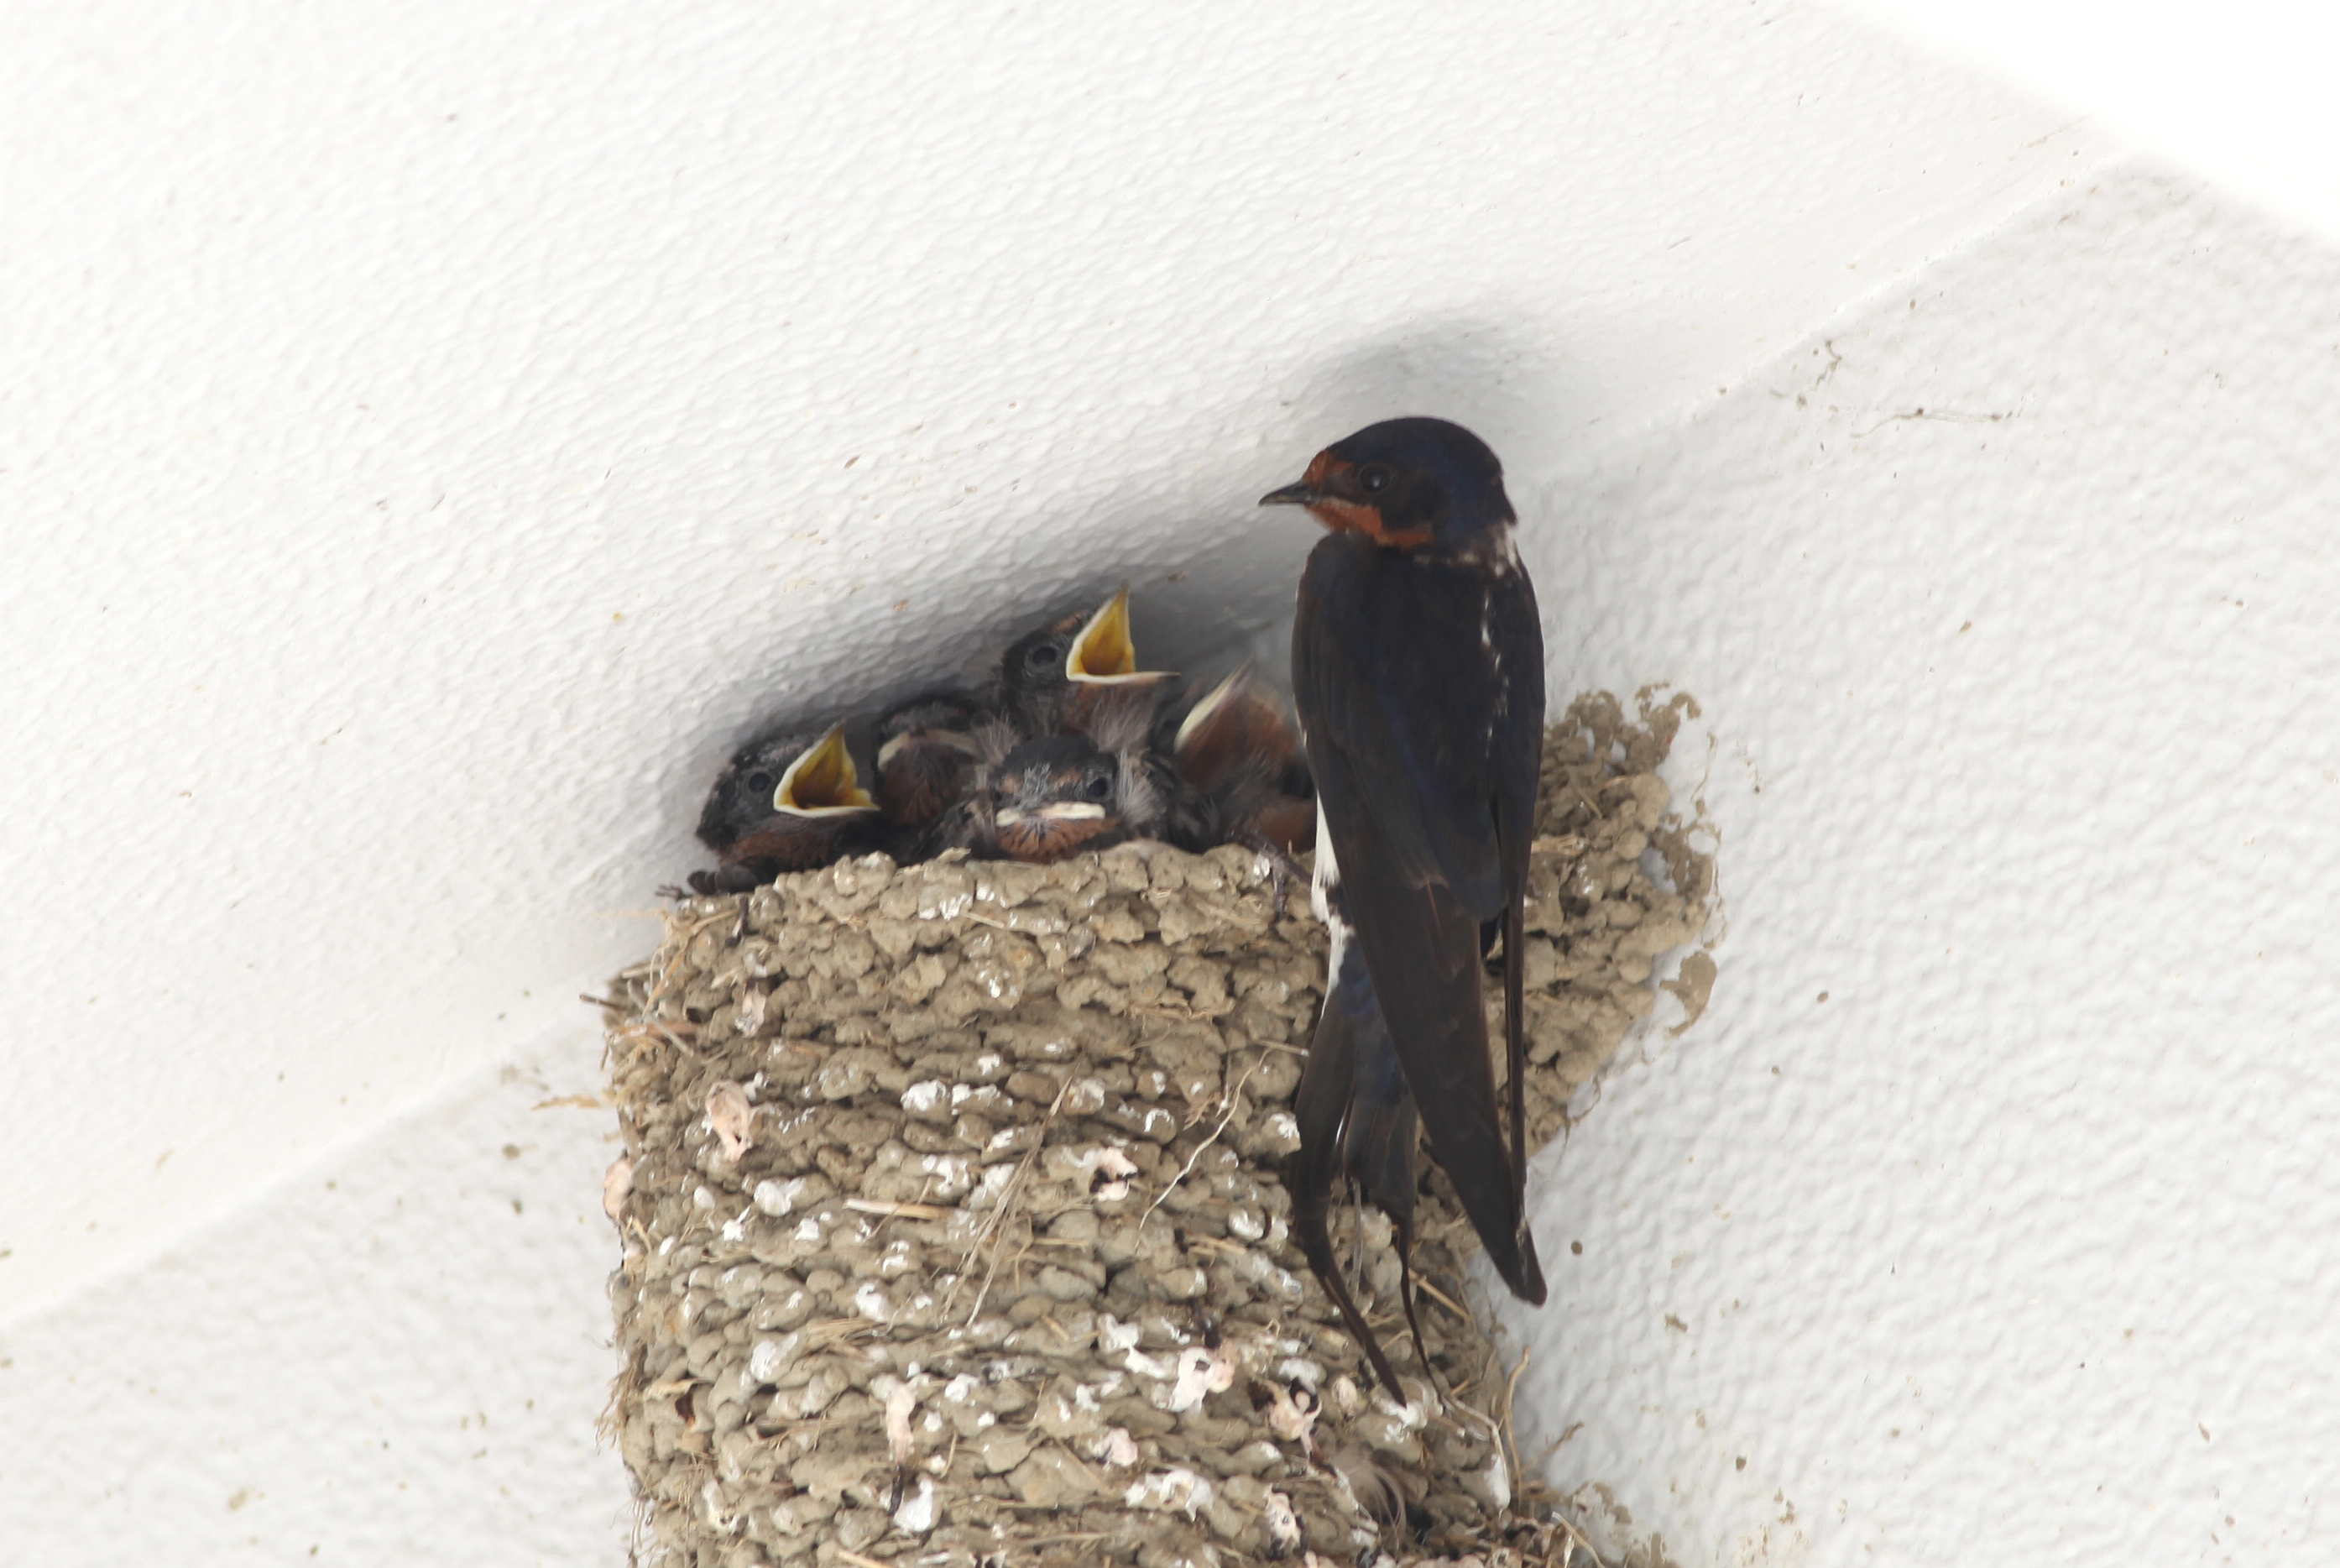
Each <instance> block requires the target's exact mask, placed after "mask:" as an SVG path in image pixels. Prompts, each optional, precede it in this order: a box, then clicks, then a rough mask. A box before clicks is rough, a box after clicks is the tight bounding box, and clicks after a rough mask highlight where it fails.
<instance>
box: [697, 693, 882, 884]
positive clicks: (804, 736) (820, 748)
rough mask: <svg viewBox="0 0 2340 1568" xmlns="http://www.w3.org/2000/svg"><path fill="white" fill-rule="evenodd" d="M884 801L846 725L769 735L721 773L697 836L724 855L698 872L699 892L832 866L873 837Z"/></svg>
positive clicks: (745, 749)
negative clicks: (872, 788) (858, 762)
mask: <svg viewBox="0 0 2340 1568" xmlns="http://www.w3.org/2000/svg"><path fill="white" fill-rule="evenodd" d="M877 815H878V812H877V802H876V801H875V800H872V799H870V798H869V796H868V793H867V792H866V791H864V790H863V789H862V788H861V780H860V776H859V774H858V771H857V770H856V769H855V768H854V766H853V753H852V752H851V751H850V750H849V749H847V747H846V744H845V727H844V726H843V725H838V726H836V727H835V728H833V729H830V730H829V731H828V733H826V734H818V733H808V732H802V731H794V732H788V733H784V734H778V735H768V736H766V737H765V738H763V739H760V740H751V741H749V743H748V744H747V745H745V746H743V747H741V748H740V749H739V752H738V753H737V754H736V755H734V756H733V757H732V759H731V760H730V763H729V765H728V766H726V767H725V768H724V769H723V771H722V772H721V773H720V774H719V775H717V776H716V779H715V788H714V789H713V790H712V791H710V792H709V795H708V797H707V808H706V809H705V810H703V811H701V812H700V813H699V842H700V843H702V844H704V845H706V846H707V847H708V848H709V849H712V850H714V851H715V853H716V854H717V855H719V857H721V858H722V861H723V864H722V865H720V866H719V867H718V868H715V869H714V870H712V871H693V872H692V873H691V874H690V887H691V890H692V891H693V892H696V893H702V894H711V893H743V892H746V891H747V890H748V889H749V888H756V887H760V886H761V885H762V884H764V883H766V882H768V881H770V880H771V879H772V878H774V877H776V876H778V875H779V874H780V873H781V872H783V871H801V870H804V869H806V868H809V867H813V866H826V865H828V863H829V862H830V861H832V860H836V859H838V858H842V857H844V856H847V855H851V854H855V853H858V851H860V850H861V849H865V848H868V846H869V845H870V844H871V843H872V842H873V841H874V831H875V828H876V824H877Z"/></svg>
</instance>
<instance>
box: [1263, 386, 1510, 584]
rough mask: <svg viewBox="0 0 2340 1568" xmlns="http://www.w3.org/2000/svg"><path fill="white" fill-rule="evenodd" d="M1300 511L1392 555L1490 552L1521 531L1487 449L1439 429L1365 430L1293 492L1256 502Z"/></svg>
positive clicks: (1431, 424)
mask: <svg viewBox="0 0 2340 1568" xmlns="http://www.w3.org/2000/svg"><path fill="white" fill-rule="evenodd" d="M1259 503H1260V504H1261V505H1262V506H1304V507H1306V508H1307V509H1308V511H1309V512H1310V513H1311V515H1313V516H1314V518H1315V519H1316V521H1319V522H1321V523H1323V524H1324V526H1325V527H1327V528H1330V529H1333V530H1334V531H1342V530H1347V531H1353V532H1357V533H1362V534H1363V535H1365V536H1366V537H1367V538H1369V539H1371V540H1372V541H1373V542H1374V543H1376V544H1379V545H1381V546H1383V548H1385V549H1390V550H1409V551H1429V552H1430V553H1433V554H1437V555H1453V556H1470V555H1476V554H1481V553H1483V552H1485V551H1487V550H1488V549H1489V548H1490V546H1491V545H1493V544H1495V543H1497V542H1498V541H1502V540H1503V539H1505V538H1506V537H1507V533H1506V531H1507V530H1509V529H1510V527H1511V526H1512V522H1513V521H1516V514H1515V513H1514V512H1513V511H1512V502H1511V498H1510V497H1509V496H1507V495H1506V494H1504V493H1503V465H1502V462H1501V461H1498V460H1497V459H1496V457H1495V454H1494V452H1492V450H1491V449H1490V448H1489V447H1488V445H1487V443H1486V442H1483V441H1481V440H1480V439H1479V438H1478V437H1477V436H1475V435H1472V433H1471V432H1469V431H1467V430H1464V429H1463V427H1462V426H1461V425H1459V424H1451V423H1449V422H1447V421H1445V420H1443V419H1393V420H1383V422H1381V423H1379V424H1369V425H1367V426H1366V427H1365V428H1364V429H1363V430H1361V431H1358V432H1356V433H1355V434H1353V435H1350V436H1345V437H1344V438H1342V439H1341V440H1339V441H1337V442H1334V443H1333V444H1332V445H1331V446H1328V447H1326V448H1325V449H1324V451H1323V452H1318V453H1317V454H1316V456H1315V458H1314V460H1313V461H1311V462H1310V463H1309V464H1308V471H1307V472H1306V473H1304V474H1303V475H1302V476H1301V478H1300V481H1299V482H1298V483H1296V484H1287V485H1285V486H1284V488H1283V489H1281V490H1273V491H1268V493H1267V494H1265V495H1264V496H1261V497H1260V498H1259Z"/></svg>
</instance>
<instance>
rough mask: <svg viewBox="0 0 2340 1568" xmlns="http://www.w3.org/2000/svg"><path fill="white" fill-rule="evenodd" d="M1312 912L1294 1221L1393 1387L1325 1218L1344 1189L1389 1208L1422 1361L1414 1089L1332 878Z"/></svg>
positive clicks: (1317, 1268)
mask: <svg viewBox="0 0 2340 1568" xmlns="http://www.w3.org/2000/svg"><path fill="white" fill-rule="evenodd" d="M1312 898H1313V901H1314V904H1315V907H1316V917H1317V918H1318V919H1320V920H1322V921H1323V922H1324V927H1325V929H1326V930H1327V931H1329V932H1330V933H1331V935H1332V938H1333V943H1332V948H1333V950H1332V957H1331V958H1330V960H1329V963H1328V966H1327V968H1328V973H1327V977H1326V979H1325V984H1324V1008H1323V1010H1322V1011H1321V1012H1320V1013H1319V1014H1318V1016H1317V1020H1316V1033H1315V1035H1314V1037H1312V1038H1311V1039H1310V1041H1309V1043H1308V1065H1307V1066H1306V1067H1304V1068H1303V1069H1302V1071H1301V1075H1300V1089H1299V1093H1298V1094H1297V1095H1295V1096H1294V1099H1293V1107H1292V1109H1293V1116H1294V1119H1295V1120H1296V1121H1297V1122H1298V1123H1299V1124H1300V1148H1299V1150H1298V1152H1297V1153H1296V1154H1295V1155H1294V1156H1293V1159H1292V1163H1291V1165H1290V1166H1288V1167H1287V1169H1286V1173H1285V1177H1284V1179H1285V1183H1286V1185H1287V1186H1288V1187H1289V1189H1290V1191H1291V1193H1292V1231H1293V1235H1294V1236H1296V1237H1298V1238H1299V1242H1300V1251H1301V1254H1302V1255H1304V1256H1305V1257H1306V1258H1307V1259H1308V1266H1309V1268H1310V1270H1311V1271H1313V1272H1314V1274H1315V1275H1316V1278H1317V1280H1318V1281H1319V1282H1320V1283H1321V1284H1323V1285H1324V1293H1325V1294H1326V1295H1329V1296H1331V1297H1332V1298H1333V1305H1334V1306H1336V1307H1338V1308H1339V1309H1340V1312H1341V1320H1342V1322H1344V1323H1345V1324H1346V1325H1348V1328H1349V1333H1350V1335H1351V1336H1352V1337H1353V1338H1354V1339H1355V1340H1356V1342H1357V1343H1358V1344H1359V1345H1362V1346H1363V1348H1364V1352H1365V1358H1366V1359H1367V1360H1369V1361H1371V1362H1372V1363H1373V1374H1374V1375H1375V1376H1376V1377H1378V1378H1380V1379H1381V1382H1382V1386H1383V1387H1384V1388H1387V1389H1388V1390H1390V1392H1391V1393H1393V1394H1395V1393H1397V1392H1398V1382H1397V1374H1395V1373H1393V1372H1392V1371H1391V1370H1390V1365H1389V1361H1388V1359H1387V1358H1386V1357H1385V1356H1383V1354H1382V1347H1381V1342H1380V1341H1379V1340H1378V1339H1376V1338H1375V1337H1374V1335H1373V1330H1372V1329H1371V1328H1370V1327H1368V1326H1367V1325H1366V1323H1365V1318H1364V1315H1363V1313H1361V1312H1359V1311H1358V1310H1357V1305H1356V1303H1355V1302H1354V1301H1353V1299H1351V1297H1350V1295H1349V1288H1348V1285H1347V1284H1346V1283H1345V1282H1344V1280H1343V1278H1342V1276H1341V1269H1340V1265H1339V1264H1338V1263H1336V1262H1335V1261H1334V1256H1333V1242H1332V1236H1331V1233H1330V1232H1329V1230H1328V1229H1327V1228H1326V1218H1327V1216H1328V1214H1329V1213H1330V1210H1331V1207H1332V1205H1333V1203H1334V1199H1336V1198H1337V1197H1339V1196H1342V1194H1343V1193H1344V1191H1347V1190H1353V1191H1354V1192H1356V1193H1357V1195H1358V1196H1361V1197H1363V1199H1364V1201H1365V1202H1367V1203H1370V1204H1372V1205H1373V1206H1374V1207H1375V1208H1378V1209H1380V1210H1381V1211H1382V1212H1383V1214H1385V1215H1387V1216H1389V1217H1390V1224H1391V1225H1392V1226H1393V1228H1394V1229H1395V1231H1396V1233H1397V1257H1398V1279H1399V1287H1398V1295H1399V1298H1400V1299H1401V1300H1402V1301H1403V1303H1404V1304H1405V1322H1406V1326H1407V1327H1408V1328H1409V1329H1411V1330H1412V1331H1413V1349H1414V1354H1415V1355H1418V1356H1420V1357H1421V1358H1422V1365H1423V1370H1424V1371H1425V1372H1426V1371H1428V1370H1429V1367H1430V1352H1429V1351H1428V1350H1427V1349H1425V1348H1424V1347H1423V1343H1422V1324H1421V1322H1420V1320H1419V1319H1417V1318H1416V1317H1415V1316H1414V1314H1413V1199H1414V1191H1415V1183H1416V1173H1415V1168H1414V1160H1413V1153H1414V1136H1415V1129H1416V1127H1417V1126H1418V1125H1419V1124H1418V1122H1417V1118H1416V1115H1415V1111H1414V1106H1413V1096H1412V1095H1411V1094H1409V1093H1407V1092H1406V1087H1405V1075H1404V1073H1403V1071H1402V1070H1401V1069H1400V1068H1399V1067H1398V1057H1397V1047H1396V1046H1395V1045H1394V1044H1393V1042H1392V1041H1391V1039H1390V1032H1389V1025H1388V1023H1387V1021H1386V1020H1384V1019H1383V1017H1382V1009H1381V1002H1380V1000H1379V998H1377V997H1375V996H1374V995H1373V976H1372V975H1371V974H1369V973H1367V972H1366V969H1365V961H1364V955H1363V952H1361V951H1360V950H1359V948H1358V947H1357V944H1356V934H1355V932H1354V931H1353V929H1352V928H1351V927H1350V925H1349V922H1348V919H1347V918H1346V915H1345V913H1344V910H1343V909H1342V908H1341V900H1340V889H1339V887H1338V886H1337V884H1328V883H1326V882H1324V881H1322V880H1319V881H1318V882H1317V884H1316V885H1315V887H1314V888H1313V889H1312Z"/></svg>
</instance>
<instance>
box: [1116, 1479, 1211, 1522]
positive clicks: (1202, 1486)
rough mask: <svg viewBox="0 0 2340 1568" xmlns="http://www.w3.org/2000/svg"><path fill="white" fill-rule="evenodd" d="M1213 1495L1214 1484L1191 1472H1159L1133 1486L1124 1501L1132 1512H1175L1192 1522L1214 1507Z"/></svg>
mask: <svg viewBox="0 0 2340 1568" xmlns="http://www.w3.org/2000/svg"><path fill="white" fill-rule="evenodd" d="M1212 1495H1213V1489H1212V1486H1211V1484H1210V1483H1209V1482H1207V1481H1205V1480H1204V1479H1203V1478H1202V1477H1201V1476H1199V1475H1197V1474H1195V1473H1194V1472H1193V1471H1191V1470H1185V1469H1179V1470H1157V1471H1155V1472H1154V1473H1153V1474H1149V1475H1141V1476H1139V1477H1138V1478H1137V1479H1136V1480H1135V1481H1134V1482H1132V1483H1130V1486H1129V1490H1128V1491H1126V1492H1125V1493H1123V1494H1121V1500H1122V1501H1123V1502H1124V1503H1127V1504H1128V1505H1129V1506H1130V1507H1132V1508H1146V1509H1152V1510H1155V1511H1156V1512H1159V1513H1168V1512H1169V1511H1171V1510H1173V1509H1175V1510H1177V1511H1178V1512H1179V1513H1184V1514H1185V1516H1186V1517H1187V1518H1189V1519H1192V1518H1193V1517H1194V1516H1195V1512H1196V1511H1197V1510H1199V1509H1204V1508H1208V1507H1209V1506H1210V1505H1211V1498H1212Z"/></svg>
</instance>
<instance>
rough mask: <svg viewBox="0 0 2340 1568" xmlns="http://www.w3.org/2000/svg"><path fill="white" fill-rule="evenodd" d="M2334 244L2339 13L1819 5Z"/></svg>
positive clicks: (2198, 7) (2225, 2) (2116, 0)
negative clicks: (2080, 117)
mask: <svg viewBox="0 0 2340 1568" xmlns="http://www.w3.org/2000/svg"><path fill="white" fill-rule="evenodd" d="M1826 3H1827V4H1829V5H1835V6H1838V7H1839V8H1841V9H1843V10H1844V11H1846V12H1848V13H1849V14H1850V15H1856V16H1859V17H1861V18H1862V19H1863V20H1865V21H1868V22H1869V23H1872V24H1878V25H1885V26H1888V27H1890V28H1892V29H1893V30H1895V31H1896V32H1899V33H1901V34H1905V35H1909V36H1910V37H1913V38H1918V39H1922V40H1924V41H1925V43H1926V45H1927V46H1928V47H1929V50H1938V51H1939V52H1940V53H1941V54H1942V55H1944V56H1946V57H1956V58H1959V59H1962V60H1965V61H1968V62H1969V63H1971V64H1972V65H1976V66H1978V67H1979V68H1981V69H1984V70H1987V71H1988V72H1989V73H1991V74H1992V75H1994V76H1995V77H1998V78H1999V79H2002V80H2006V81H2010V82H2014V83H2018V84H2021V85H2023V86H2024V87H2026V88H2028V89H2029V90H2031V91H2033V92H2036V93H2038V94H2040V96H2041V97H2042V99H2043V100H2044V101H2048V102H2056V103H2062V104H2070V105H2072V107H2073V113H2075V114H2088V115H2090V116H2092V117H2094V118H2096V119H2097V120H2098V121H2099V123H2100V124H2104V125H2106V126H2108V127H2111V128H2113V130H2114V131H2115V132H2116V133H2117V134H2119V135H2120V136H2121V137H2122V138H2123V139H2124V140H2127V141H2130V142H2132V143H2133V144H2135V145H2137V146H2140V147H2143V148H2147V149H2149V150H2151V151H2153V152H2155V153H2157V154H2161V155H2163V156H2165V157H2168V158H2172V159H2175V160H2177V161H2178V162H2180V163H2182V164H2185V165H2186V166H2189V167H2191V168H2193V169H2195V170H2196V171H2197V172H2199V173H2201V174H2206V175H2208V176H2209V177H2211V178H2212V179H2214V180H2216V181H2217V182H2218V184H2219V185H2220V186H2221V188H2223V189H2226V190H2228V191H2231V192H2236V193H2240V194H2246V195H2247V196H2249V197H2250V198H2251V199H2252V200H2254V201H2256V202H2259V203H2264V204H2266V206H2267V207H2268V208H2269V209H2270V210H2272V211H2274V212H2276V213H2282V214H2284V216H2285V219H2286V220H2287V221H2290V222H2293V223H2305V224H2306V225H2308V226H2310V227H2312V228H2314V229H2315V231H2316V232H2317V233H2321V234H2322V235H2324V237H2325V239H2326V240H2330V241H2335V242H2340V157H2335V155H2334V150H2335V147H2340V94H2334V93H2333V91H2332V90H2331V84H2332V61H2333V58H2334V56H2335V54H2340V12H2335V10H2334V9H2333V8H2332V7H2331V6H2329V5H2306V4H2303V3H2302V0H2142V3H2139V0H1956V4H1946V3H1945V0H1826Z"/></svg>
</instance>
